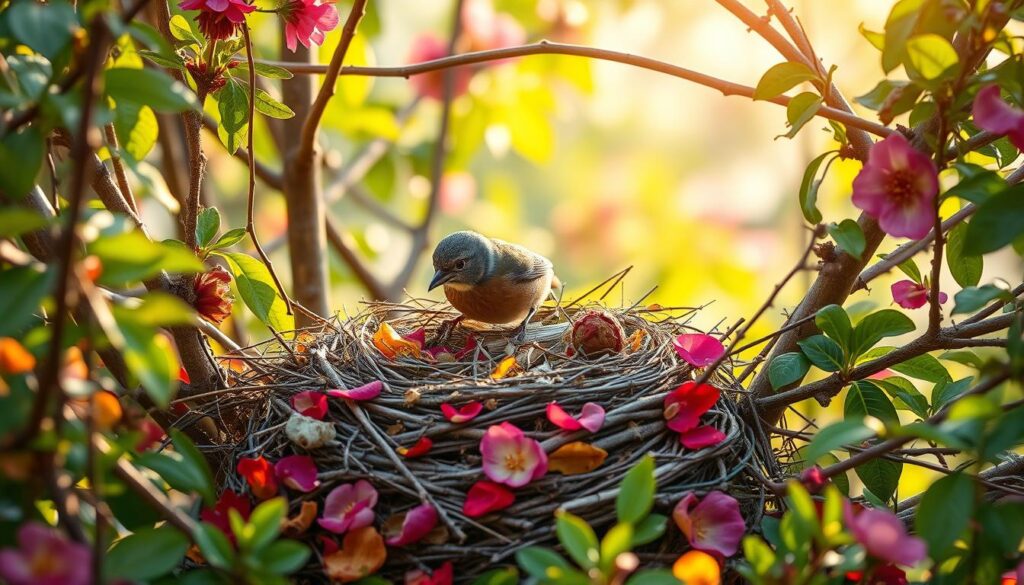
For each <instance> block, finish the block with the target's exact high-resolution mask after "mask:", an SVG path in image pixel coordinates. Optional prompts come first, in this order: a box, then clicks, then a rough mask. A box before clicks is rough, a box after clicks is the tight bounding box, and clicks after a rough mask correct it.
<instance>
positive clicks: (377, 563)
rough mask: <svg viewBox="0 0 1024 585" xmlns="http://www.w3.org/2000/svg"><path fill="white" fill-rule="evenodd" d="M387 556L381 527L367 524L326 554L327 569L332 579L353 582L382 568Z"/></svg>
mask: <svg viewBox="0 0 1024 585" xmlns="http://www.w3.org/2000/svg"><path fill="white" fill-rule="evenodd" d="M324 548H325V549H326V548H327V546H326V545H325V547H324ZM387 557H388V551H387V548H385V547H384V539H383V538H381V535H380V534H379V533H378V532H377V529H376V528H374V527H373V526H364V527H363V528H359V529H357V530H353V531H352V532H349V533H348V534H346V535H345V538H344V539H343V540H342V541H341V548H340V549H338V550H336V551H334V552H332V553H330V554H325V555H324V573H326V575H327V577H328V578H329V579H331V580H332V581H340V582H341V583H351V582H353V581H358V580H359V579H362V578H363V577H368V576H370V575H372V574H374V573H376V572H377V571H379V570H380V568H381V567H383V566H384V561H385V560H387Z"/></svg>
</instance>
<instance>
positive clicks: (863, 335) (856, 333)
mask: <svg viewBox="0 0 1024 585" xmlns="http://www.w3.org/2000/svg"><path fill="white" fill-rule="evenodd" d="M914 329H916V326H915V325H914V322H913V321H911V320H910V317H907V316H906V315H904V314H903V313H901V312H899V311H896V310H894V309H882V310H881V311H876V312H874V313H871V314H870V315H868V316H867V317H864V318H863V319H861V320H860V323H857V326H856V327H854V328H853V336H852V337H851V342H850V353H851V357H852V358H853V359H856V358H857V357H858V356H860V355H861V354H863V353H864V352H866V351H867V350H869V349H871V348H872V347H874V346H875V344H876V343H878V342H879V341H881V340H882V339H883V338H885V337H894V336H896V335H903V334H904V333H910V332H911V331H913V330H914Z"/></svg>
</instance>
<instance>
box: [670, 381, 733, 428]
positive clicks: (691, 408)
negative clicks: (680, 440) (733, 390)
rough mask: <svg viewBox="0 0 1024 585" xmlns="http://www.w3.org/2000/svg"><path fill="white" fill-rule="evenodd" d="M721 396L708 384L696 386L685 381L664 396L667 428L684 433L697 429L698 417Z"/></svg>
mask: <svg viewBox="0 0 1024 585" xmlns="http://www.w3.org/2000/svg"><path fill="white" fill-rule="evenodd" d="M720 395H721V392H719V390H718V388H715V387H714V386H712V385H710V384H701V385H699V386H698V385H697V383H696V382H693V381H687V382H683V383H682V384H680V385H679V387H678V388H676V389H675V390H673V391H672V392H670V393H669V394H668V395H666V396H665V418H666V419H668V428H670V429H672V430H673V431H675V432H677V433H685V432H686V431H689V430H691V429H694V428H696V427H697V425H698V424H699V423H700V417H701V416H702V415H703V414H704V413H705V412H707V411H708V410H711V407H712V406H714V405H715V403H716V402H718V398H719V396H720Z"/></svg>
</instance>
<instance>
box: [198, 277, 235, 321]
mask: <svg viewBox="0 0 1024 585" xmlns="http://www.w3.org/2000/svg"><path fill="white" fill-rule="evenodd" d="M230 283H231V275H230V274H228V271H227V270H224V269H223V268H221V267H220V266H216V267H214V268H213V270H210V271H208V272H204V273H202V274H200V275H198V276H196V281H195V293H196V300H195V302H194V303H193V306H194V307H195V308H196V312H197V313H199V316H200V317H202V318H203V319H206V320H207V321H209V322H211V323H215V324H220V323H221V322H222V321H224V319H227V318H228V316H229V315H231V303H232V302H233V301H234V300H235V298H234V297H233V296H231V286H230Z"/></svg>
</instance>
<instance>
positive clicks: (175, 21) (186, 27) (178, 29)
mask: <svg viewBox="0 0 1024 585" xmlns="http://www.w3.org/2000/svg"><path fill="white" fill-rule="evenodd" d="M170 29H171V36H173V37H174V38H176V39H178V40H179V41H185V42H187V43H195V44H197V45H199V46H200V47H205V46H206V39H205V38H204V37H203V35H201V34H198V33H196V31H194V30H192V25H191V24H189V22H188V20H186V19H185V17H184V16H182V15H180V14H175V15H174V16H172V17H171V22H170Z"/></svg>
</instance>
